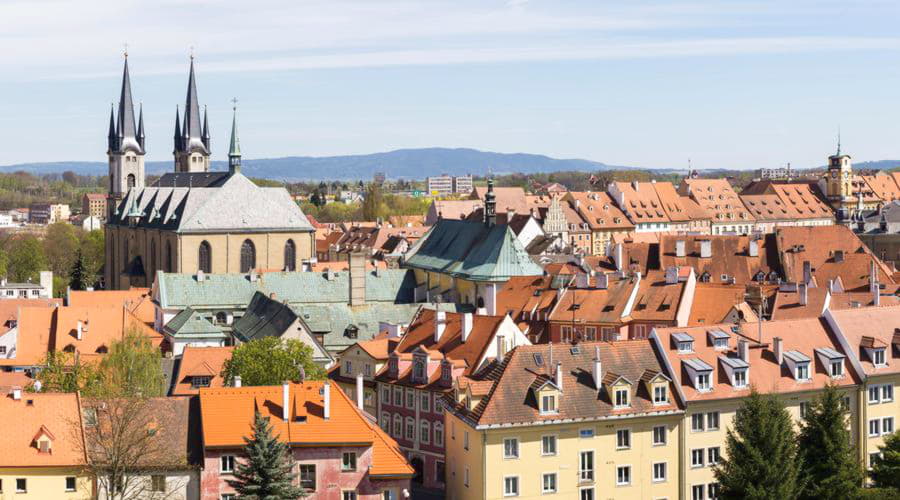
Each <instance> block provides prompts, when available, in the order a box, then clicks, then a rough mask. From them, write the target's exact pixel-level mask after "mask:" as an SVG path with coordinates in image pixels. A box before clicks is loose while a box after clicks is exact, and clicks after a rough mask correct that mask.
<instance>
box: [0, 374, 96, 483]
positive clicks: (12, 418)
mask: <svg viewBox="0 0 900 500" xmlns="http://www.w3.org/2000/svg"><path fill="white" fill-rule="evenodd" d="M0 421H2V422H3V436H4V438H3V453H2V454H0V467H55V466H56V467H58V466H81V465H85V463H86V460H85V455H84V441H83V434H82V429H83V427H82V421H81V408H80V404H79V401H78V396H77V395H75V394H62V393H26V392H24V391H23V392H22V397H21V399H20V400H18V401H16V400H14V399H13V398H12V396H11V395H8V394H4V395H2V397H0ZM42 428H43V429H46V431H47V432H46V433H47V434H48V435H52V441H51V444H50V453H41V452H40V451H39V450H38V448H37V446H36V445H35V442H34V438H35V436H36V435H37V434H39V433H41V429H42Z"/></svg>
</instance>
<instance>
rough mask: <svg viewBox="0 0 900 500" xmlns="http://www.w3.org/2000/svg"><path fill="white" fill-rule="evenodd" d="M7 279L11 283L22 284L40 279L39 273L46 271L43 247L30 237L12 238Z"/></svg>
mask: <svg viewBox="0 0 900 500" xmlns="http://www.w3.org/2000/svg"><path fill="white" fill-rule="evenodd" d="M8 262H9V263H8V266H9V267H8V269H9V274H8V277H9V279H10V280H12V281H18V282H24V281H28V280H32V281H34V282H37V281H38V280H39V279H40V272H41V271H46V270H47V257H46V256H45V255H44V247H43V245H41V242H40V241H38V239H37V238H35V237H34V236H32V235H24V236H20V237H17V238H14V239H13V240H12V241H11V242H10V249H9V261H8Z"/></svg>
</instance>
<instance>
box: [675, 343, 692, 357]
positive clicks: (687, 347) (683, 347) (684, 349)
mask: <svg viewBox="0 0 900 500" xmlns="http://www.w3.org/2000/svg"><path fill="white" fill-rule="evenodd" d="M691 352H694V343H693V342H691V341H687V342H678V353H679V354H687V353H691Z"/></svg>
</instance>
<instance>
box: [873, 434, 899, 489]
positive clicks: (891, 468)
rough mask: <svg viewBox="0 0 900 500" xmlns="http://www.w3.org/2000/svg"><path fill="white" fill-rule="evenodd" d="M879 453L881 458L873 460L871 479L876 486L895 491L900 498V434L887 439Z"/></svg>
mask: <svg viewBox="0 0 900 500" xmlns="http://www.w3.org/2000/svg"><path fill="white" fill-rule="evenodd" d="M879 452H880V453H881V456H880V457H878V458H877V459H875V460H873V463H872V470H871V471H869V477H871V478H872V483H874V485H875V486H877V487H879V488H887V489H893V490H894V493H897V494H898V496H900V493H898V492H900V432H894V433H893V434H891V435H889V436H888V437H886V438H885V439H884V445H883V446H881V447H880V448H879Z"/></svg>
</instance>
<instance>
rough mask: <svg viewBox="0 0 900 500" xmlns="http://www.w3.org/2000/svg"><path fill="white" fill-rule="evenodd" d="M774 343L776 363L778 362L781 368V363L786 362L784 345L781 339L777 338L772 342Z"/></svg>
mask: <svg viewBox="0 0 900 500" xmlns="http://www.w3.org/2000/svg"><path fill="white" fill-rule="evenodd" d="M772 343H773V344H774V346H775V361H777V362H778V366H781V363H782V362H784V345H783V341H782V340H781V337H775V338H774V339H773V340H772Z"/></svg>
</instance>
